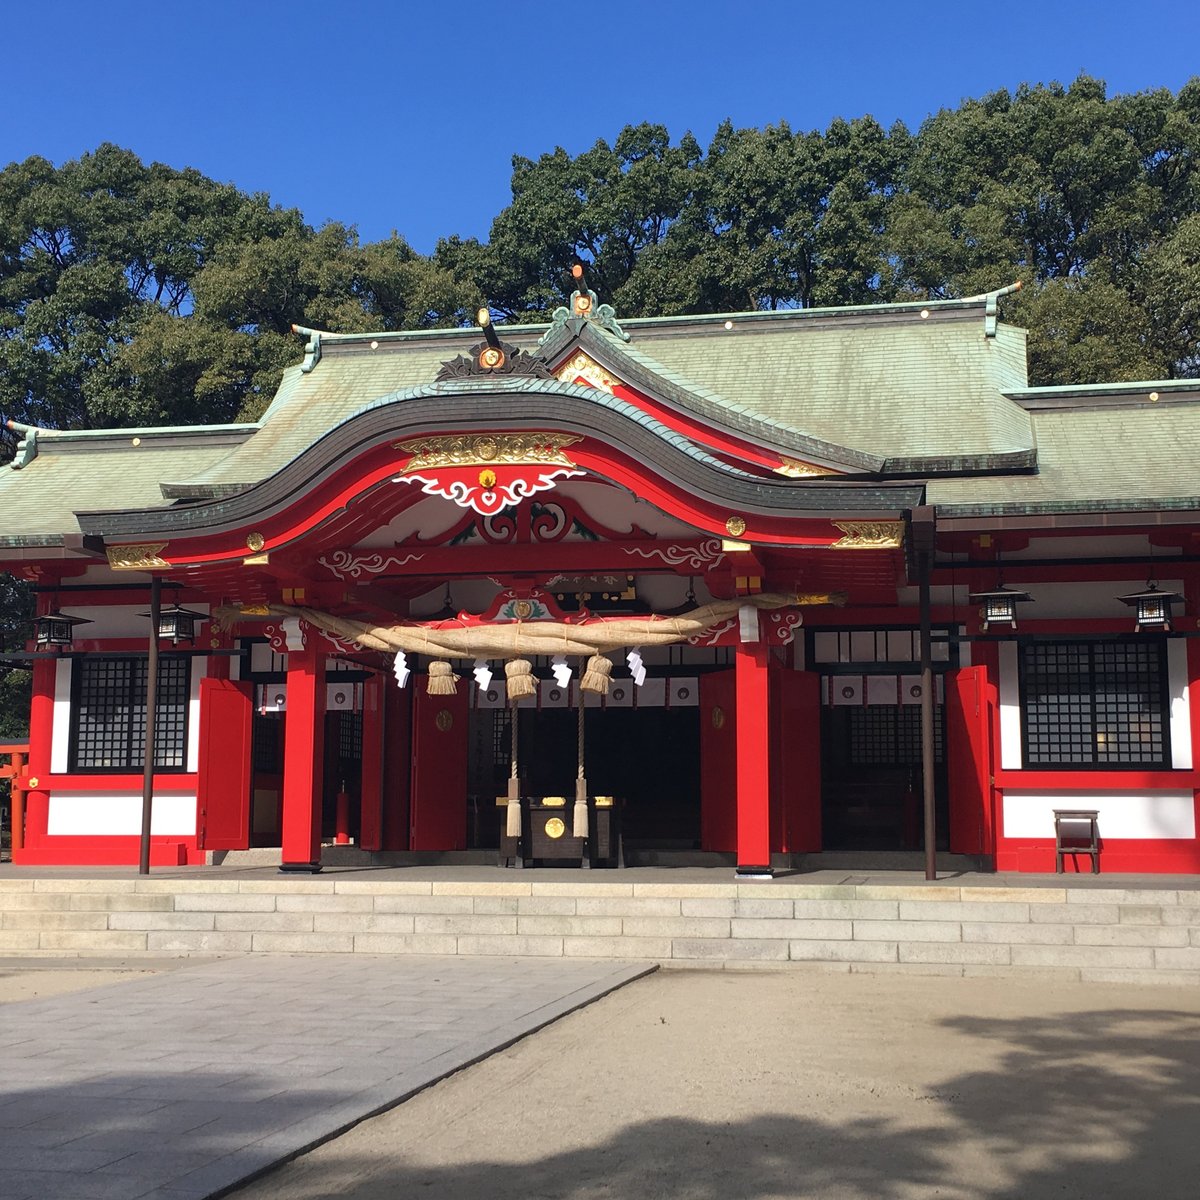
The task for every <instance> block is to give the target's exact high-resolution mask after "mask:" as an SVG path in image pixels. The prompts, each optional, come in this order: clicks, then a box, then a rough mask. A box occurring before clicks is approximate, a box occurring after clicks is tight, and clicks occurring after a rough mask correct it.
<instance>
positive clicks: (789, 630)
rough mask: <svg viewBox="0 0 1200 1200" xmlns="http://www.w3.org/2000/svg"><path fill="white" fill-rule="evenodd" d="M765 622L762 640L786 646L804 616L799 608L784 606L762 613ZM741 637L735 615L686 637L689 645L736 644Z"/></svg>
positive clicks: (801, 623) (771, 644)
mask: <svg viewBox="0 0 1200 1200" xmlns="http://www.w3.org/2000/svg"><path fill="white" fill-rule="evenodd" d="M763 616H765V617H766V623H765V624H764V625H763V640H764V641H765V642H766V643H767V645H769V646H787V645H789V644H790V643H791V642H793V641H794V640H795V638H796V630H797V629H799V628H800V626H801V625H803V624H804V616H803V614H802V613H801V612H800V610H799V609H796V608H784V609H778V610H776V611H774V612H766V613H763ZM739 641H741V638H740V637H739V635H738V620H737V617H730V618H729V619H728V620H727V621H722V622H721V623H720V624H719V625H714V626H712V628H711V629H706V630H705V631H704V632H703V633H700V634H697V635H696V636H695V637H690V638H688V645H689V646H702V647H703V646H736V645H737V644H738V642H739Z"/></svg>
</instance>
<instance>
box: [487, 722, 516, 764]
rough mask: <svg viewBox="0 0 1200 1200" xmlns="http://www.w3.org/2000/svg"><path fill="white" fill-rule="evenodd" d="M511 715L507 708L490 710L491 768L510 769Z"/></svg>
mask: <svg viewBox="0 0 1200 1200" xmlns="http://www.w3.org/2000/svg"><path fill="white" fill-rule="evenodd" d="M511 759H512V714H511V713H510V712H509V711H508V709H507V708H496V709H493V710H492V766H493V767H505V768H507V769H511V767H512V763H511Z"/></svg>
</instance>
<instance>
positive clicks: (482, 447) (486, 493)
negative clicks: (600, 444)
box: [392, 433, 586, 517]
mask: <svg viewBox="0 0 1200 1200" xmlns="http://www.w3.org/2000/svg"><path fill="white" fill-rule="evenodd" d="M579 441H582V438H580V437H579V436H577V435H575V434H569V433H494V434H493V433H481V434H455V435H451V436H441V437H425V438H416V439H414V440H413V441H408V442H397V443H396V444H395V448H396V449H397V450H404V451H407V452H408V453H409V454H410V455H411V457H410V458H409V460H408V462H407V463H405V465H404V466H403V467H402V468H401V470H400V474H399V475H396V476H394V477H393V480H392V482H393V483H419V484H420V485H421V491H422V492H424V493H425V495H427V496H441V497H442V498H443V499H445V500H449V501H451V503H453V504H457V505H458V506H459V507H460V508H471V509H474V510H475V511H476V512H477V513H479V515H480V516H482V517H492V516H495V515H496V514H497V513H499V512H502V511H503V510H504V509H506V508H508V507H510V506H512V505H516V504H519V503H520V502H521V501H522V500H525V499H527V498H528V497H529V496H533V495H536V494H537V493H538V492H545V491H549V490H550V489H551V488H553V487H554V486H555V484H556V483H557V482H558V481H559V480H560V479H574V478H577V477H578V476H581V475H584V474H586V472H584V471H581V470H580V469H579V468H578V467H577V466H576V464H575V463H574V462H573V461H572V460H571V459H570V458H569V457H568V456H567V454H566V452H565V450H564V447H565V446H570V445H573V444H574V443H575V442H579Z"/></svg>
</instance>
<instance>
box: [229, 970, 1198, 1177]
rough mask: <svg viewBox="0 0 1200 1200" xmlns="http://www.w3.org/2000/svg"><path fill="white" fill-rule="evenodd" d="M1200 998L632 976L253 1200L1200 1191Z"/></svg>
mask: <svg viewBox="0 0 1200 1200" xmlns="http://www.w3.org/2000/svg"><path fill="white" fill-rule="evenodd" d="M1197 1129H1200V996H1197V995H1196V994H1194V993H1193V992H1191V991H1188V990H1184V989H1175V988H1170V989H1168V988H1138V987H1131V986H1128V985H1096V984H1088V985H1082V984H1073V983H1066V982H1060V981H1054V980H1050V979H1047V980H1030V979H1021V980H1017V979H1011V978H1003V977H995V978H988V979H959V978H936V977H918V976H915V975H907V974H891V975H881V974H872V975H857V974H855V975H848V974H831V973H822V972H817V971H812V972H809V971H801V972H788V973H758V972H753V973H751V972H724V973H699V972H669V971H663V972H659V973H658V974H656V975H654V976H651V977H649V978H647V979H644V980H641V981H639V982H637V983H634V984H631V985H630V986H628V987H625V988H623V989H621V990H620V991H618V992H615V993H613V994H612V995H610V996H608V997H606V998H605V999H603V1000H601V1001H599V1002H598V1003H596V1004H593V1005H591V1006H590V1007H588V1008H586V1009H583V1010H581V1011H579V1012H577V1013H574V1014H572V1015H571V1016H569V1017H567V1018H565V1019H563V1020H562V1021H560V1022H558V1023H557V1024H555V1025H553V1026H551V1027H549V1028H547V1029H544V1030H542V1031H541V1032H539V1033H537V1034H535V1035H534V1036H532V1037H529V1038H526V1039H525V1040H524V1041H522V1042H519V1043H517V1044H516V1045H514V1046H512V1047H510V1048H509V1049H507V1050H505V1051H502V1052H501V1053H499V1054H496V1055H494V1056H492V1057H491V1058H489V1059H487V1060H486V1061H484V1062H482V1063H480V1064H478V1065H476V1066H474V1067H470V1068H468V1069H466V1070H464V1071H462V1072H460V1073H459V1074H457V1075H454V1076H452V1077H450V1078H448V1079H446V1080H444V1081H443V1082H441V1083H439V1084H437V1085H435V1086H433V1087H431V1088H429V1089H428V1090H427V1091H425V1092H423V1093H421V1094H420V1095H418V1096H416V1097H414V1098H413V1099H411V1100H409V1101H408V1102H407V1103H405V1104H402V1105H400V1106H399V1107H397V1108H395V1109H393V1110H392V1111H390V1112H388V1113H385V1114H384V1115H382V1116H380V1117H376V1118H374V1119H372V1120H369V1121H365V1122H363V1123H362V1124H361V1125H359V1126H357V1127H356V1128H355V1129H353V1130H351V1131H350V1132H349V1133H347V1134H345V1135H343V1136H342V1137H340V1138H338V1139H336V1140H335V1141H332V1142H329V1143H327V1144H326V1145H324V1146H322V1147H319V1148H318V1149H316V1150H314V1151H312V1152H311V1153H309V1154H307V1155H304V1156H302V1157H300V1158H299V1159H297V1160H295V1161H294V1162H292V1163H289V1164H286V1165H284V1166H282V1167H280V1168H277V1169H276V1170H274V1171H273V1172H271V1173H270V1174H269V1175H267V1176H264V1177H263V1178H261V1179H259V1180H258V1181H256V1182H254V1183H251V1184H249V1185H247V1186H246V1187H244V1188H242V1189H240V1190H239V1191H237V1192H236V1193H235V1195H236V1196H237V1198H238V1200H268V1198H272V1200H282V1198H284V1197H286V1198H287V1200H315V1198H316V1197H327V1196H334V1195H336V1196H339V1197H344V1198H347V1200H385V1198H386V1200H394V1197H397V1196H418V1195H419V1196H421V1197H424V1198H426V1200H443V1198H444V1200H479V1198H480V1197H485V1198H487V1200H509V1198H511V1200H530V1198H534V1197H536V1198H542V1197H564V1198H565V1197H573V1198H574V1197H578V1198H580V1200H583V1198H587V1200H591V1198H600V1197H612V1198H617V1197H620V1198H630V1197H639V1198H640V1197H670V1198H672V1200H677V1198H689V1200H690V1198H693V1197H695V1198H699V1200H731V1198H736V1197H755V1198H760V1197H807V1196H813V1197H833V1198H836V1200H840V1198H847V1200H850V1198H853V1200H859V1198H861V1200H868V1198H870V1200H876V1198H879V1197H887V1198H892V1197H895V1198H908V1197H928V1196H939V1197H951V1198H954V1197H963V1198H966V1197H989V1198H991V1197H997V1198H998V1197H1004V1198H1006V1200H1017V1198H1020V1200H1039V1198H1041V1197H1055V1198H1056V1200H1063V1198H1071V1197H1080V1198H1083V1197H1088V1198H1089V1200H1094V1197H1096V1196H1106V1197H1157V1198H1165V1197H1180V1198H1183V1197H1187V1198H1188V1200H1194V1197H1195V1196H1196V1195H1197V1182H1196V1180H1197V1178H1198V1177H1200V1144H1198V1142H1200V1139H1197V1137H1196V1130H1197Z"/></svg>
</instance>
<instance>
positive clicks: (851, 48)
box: [0, 0, 1200, 251]
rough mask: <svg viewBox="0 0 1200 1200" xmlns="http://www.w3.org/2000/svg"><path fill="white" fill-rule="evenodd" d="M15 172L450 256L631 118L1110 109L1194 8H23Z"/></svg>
mask: <svg viewBox="0 0 1200 1200" xmlns="http://www.w3.org/2000/svg"><path fill="white" fill-rule="evenodd" d="M3 8H4V30H5V41H6V42H7V43H8V45H7V48H6V52H5V73H4V94H5V104H4V113H5V115H4V119H3V121H2V122H0V164H3V163H7V162H10V161H13V160H17V159H22V158H25V157H26V156H28V155H31V154H40V155H42V156H44V157H46V158H49V159H50V160H51V161H53V162H55V163H60V162H63V161H66V160H67V159H70V158H74V157H77V156H78V155H79V154H81V153H84V152H85V151H87V150H90V149H93V148H95V147H96V146H97V145H99V144H100V143H101V142H104V141H111V142H116V143H117V144H118V145H121V146H125V147H128V148H129V149H131V150H133V151H135V152H136V153H137V154H138V155H140V156H141V157H142V158H143V159H144V160H145V161H151V160H158V161H162V162H167V163H170V164H171V165H173V166H176V167H183V166H193V167H197V168H199V169H200V170H202V171H203V172H204V173H205V174H207V175H210V176H212V177H214V178H216V179H219V180H222V181H227V182H231V183H235V184H237V185H238V186H239V187H241V188H243V189H245V190H247V191H265V192H268V193H269V194H270V195H271V197H272V199H273V200H274V201H275V202H276V203H278V204H283V205H287V206H294V207H298V208H300V209H301V210H302V211H303V212H304V214H305V216H306V218H307V219H308V220H309V221H310V222H312V223H314V224H321V223H323V222H324V221H326V220H339V221H343V222H346V223H348V224H354V225H357V226H358V229H359V232H360V234H361V235H362V237H363V238H364V239H367V240H373V239H376V238H379V237H384V236H386V235H387V234H388V233H389V232H390V231H391V230H392V229H396V230H398V231H399V232H400V233H401V234H403V235H404V236H405V237H407V238H408V239H409V240H410V241H411V242H412V243H413V245H414V246H416V247H417V249H419V250H422V251H428V250H431V249H432V248H433V245H434V242H435V241H436V239H437V238H438V237H439V236H442V235H447V234H452V233H458V234H461V235H463V236H470V235H474V236H480V237H485V236H486V235H487V230H488V226H489V224H490V221H491V218H492V217H493V216H494V215H495V213H496V212H498V211H499V210H500V209H501V208H502V207H503V206H504V205H505V204H506V203H507V201H508V199H509V178H510V173H511V158H512V155H513V154H514V153H518V154H523V155H527V156H529V157H536V156H537V155H539V154H541V153H543V152H546V151H549V150H552V149H553V148H554V147H555V146H556V145H561V146H564V147H565V148H566V149H567V150H568V151H570V152H571V153H573V154H575V153H579V152H580V151H582V150H584V149H586V148H587V147H588V146H590V145H592V144H593V143H594V142H595V141H596V140H597V139H598V138H605V139H608V140H610V141H611V139H612V138H613V137H614V136H615V135H616V134H617V132H618V131H619V130H620V129H621V128H622V127H623V126H624V125H626V124H630V123H635V122H638V121H643V120H648V121H655V122H660V123H663V124H665V125H666V126H667V128H668V129H669V130H670V132H671V135H672V138H673V139H677V138H678V137H679V135H681V134H682V133H683V132H684V131H686V130H691V131H692V132H693V133H694V134H695V135H696V136H697V137H698V138H699V139H700V141H701V143H702V144H707V142H708V139H709V138H710V137H711V135H712V133H713V131H714V129H715V128H716V126H717V124H718V123H719V122H720V121H721V120H722V119H724V118H725V117H729V118H731V119H732V120H733V122H734V123H735V125H738V126H762V125H766V124H772V123H775V122H778V121H780V120H787V121H788V122H789V123H790V124H791V125H792V127H793V128H800V129H810V128H821V127H824V126H826V125H827V124H828V123H829V121H830V120H831V119H832V118H833V117H836V116H845V117H853V116H860V115H862V114H864V113H871V114H872V115H874V116H875V117H876V118H877V119H878V120H879V121H881V122H882V123H883V124H885V125H888V124H891V123H892V122H893V121H894V120H897V119H899V120H903V121H905V122H906V123H907V124H909V125H910V126H915V125H917V124H919V123H920V122H921V120H922V119H924V118H925V117H926V116H927V115H928V114H929V113H931V112H935V111H937V110H938V109H939V108H943V107H954V106H956V105H957V104H958V103H959V102H960V101H961V100H962V99H963V98H965V97H968V96H978V95H982V94H984V93H986V92H988V91H992V90H995V89H997V88H1004V87H1008V88H1012V87H1015V86H1016V85H1017V84H1018V83H1020V82H1022V81H1030V82H1045V81H1049V80H1052V79H1057V80H1060V81H1062V82H1069V81H1070V80H1071V79H1073V78H1074V77H1075V76H1076V75H1078V74H1079V73H1080V72H1081V71H1086V72H1088V73H1089V74H1092V75H1095V76H1098V77H1100V78H1102V79H1105V80H1107V82H1108V85H1109V91H1110V94H1111V93H1114V92H1128V91H1141V90H1144V89H1148V88H1158V87H1166V88H1170V89H1172V90H1177V89H1178V88H1179V87H1180V86H1181V85H1182V84H1183V83H1184V82H1186V81H1187V79H1188V78H1189V77H1191V76H1192V75H1195V74H1200V55H1198V54H1197V53H1196V47H1197V45H1200V36H1198V35H1200V3H1197V2H1196V0H1142V2H1141V3H1134V2H1132V0H1092V2H1091V3H1083V2H1080V3H1056V2H1054V0H1043V2H1042V3H1026V2H1025V0H1018V2H1013V3H1007V4H1005V3H1003V0H992V2H990V3H963V2H962V0H957V2H955V3H948V2H946V0H927V2H925V3H921V2H918V0H894V2H892V3H881V2H877V0H860V2H859V3H855V4H850V3H842V4H833V5H824V4H817V3H814V2H812V0H791V2H790V3H786V4H784V3H771V4H766V3H762V4H756V3H753V2H750V0H741V2H740V3H736V2H734V3H731V2H728V0H726V2H722V3H718V2H716V0H692V2H691V3H684V2H682V0H667V2H665V3H658V4H650V3H632V2H625V0H593V2H592V3H587V2H586V0H571V2H570V3H555V2H554V0H537V2H530V0H507V3H497V4H484V3H478V2H477V0H455V2H454V3H440V4H430V3H406V2H404V0H396V2H394V3H384V2H381V0H324V2H323V3H319V4H318V3H310V2H309V0H295V2H293V3H290V4H264V3H262V2H261V0H243V2H242V3H230V2H227V0H207V2H206V3H200V4H197V3H194V2H193V3H184V2H183V0H145V2H132V0H106V2H104V3H98V2H97V0H86V2H83V0H43V3H40V4H34V3H31V2H30V0H7V3H6V4H5V5H4V6H3Z"/></svg>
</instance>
